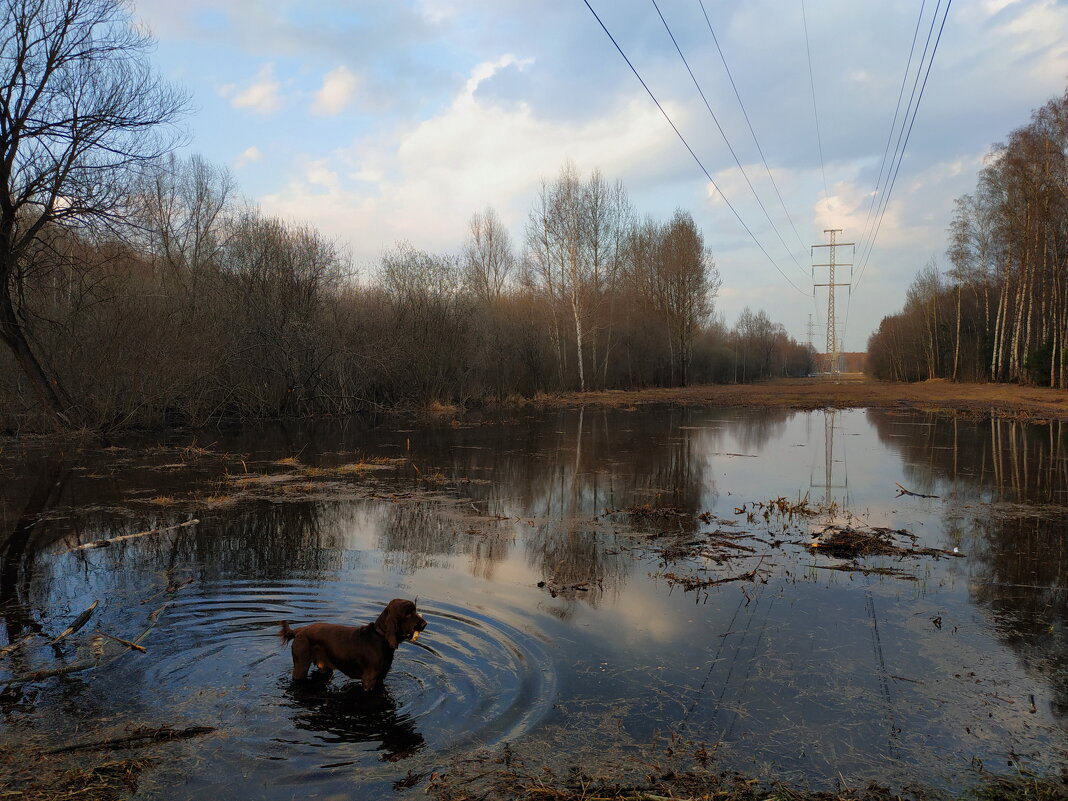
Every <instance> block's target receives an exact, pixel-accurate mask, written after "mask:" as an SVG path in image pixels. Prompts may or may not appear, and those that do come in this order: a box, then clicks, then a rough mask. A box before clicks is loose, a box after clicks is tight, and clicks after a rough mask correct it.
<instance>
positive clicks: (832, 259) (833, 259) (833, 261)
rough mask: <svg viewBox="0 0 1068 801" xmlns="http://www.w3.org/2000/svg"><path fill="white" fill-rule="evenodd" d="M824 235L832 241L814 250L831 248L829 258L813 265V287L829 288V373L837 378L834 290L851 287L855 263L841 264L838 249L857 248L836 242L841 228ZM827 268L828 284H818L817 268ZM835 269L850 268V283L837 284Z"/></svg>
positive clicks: (827, 230)
mask: <svg viewBox="0 0 1068 801" xmlns="http://www.w3.org/2000/svg"><path fill="white" fill-rule="evenodd" d="M823 233H825V234H830V239H831V241H830V242H829V243H827V244H825V245H813V246H812V249H813V250H815V249H816V248H830V251H829V256H828V258H827V262H826V263H825V264H813V265H812V282H813V283H812V286H813V287H817V286H825V287H827V373H828V374H830V375H831V376H834V377H837V376H838V374H839V373H841V371H842V369H841V365H840V364H839V358H838V352H839V344H838V331H837V321H836V320H835V319H834V288H835V287H838V286H850V285H851V283H852V278H853V262H852V261H850V262H840V261H838V260H837V255H838V254H837V248H854V250H853V251H852V252H855V250H856V249H855V247H854V245H853V243H852V242H837V241H835V235H836V234H840V233H842V229H841V228H824V229H823ZM817 267H826V268H827V270H828V275H827V283H825V284H817V283H816V268H817ZM835 267H848V268H849V278H850V280H849V281H843V282H842V283H835V280H834V270H835Z"/></svg>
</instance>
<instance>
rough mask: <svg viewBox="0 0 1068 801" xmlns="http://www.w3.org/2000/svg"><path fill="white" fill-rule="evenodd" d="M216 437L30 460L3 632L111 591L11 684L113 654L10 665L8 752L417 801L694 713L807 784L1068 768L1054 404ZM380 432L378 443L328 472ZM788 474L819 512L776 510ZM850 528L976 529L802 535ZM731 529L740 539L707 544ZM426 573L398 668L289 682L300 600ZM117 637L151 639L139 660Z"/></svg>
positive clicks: (574, 419)
mask: <svg viewBox="0 0 1068 801" xmlns="http://www.w3.org/2000/svg"><path fill="white" fill-rule="evenodd" d="M190 444H191V441H190V438H189V437H188V436H186V437H184V438H178V439H177V440H176V441H174V442H172V443H170V444H169V447H166V448H157V449H154V450H150V449H148V448H146V447H145V444H144V443H120V444H119V445H120V446H121V447H123V448H125V449H124V450H120V449H118V448H116V449H112V450H111V451H106V452H89V451H84V450H83V451H74V450H72V451H69V452H67V453H51V452H50V453H34V454H30V455H24V456H21V457H19V458H17V459H16V458H11V459H9V460H8V461H7V462H4V464H3V468H2V469H3V470H4V471H5V475H4V479H5V482H4V487H3V489H2V495H0V499H2V504H0V515H2V517H0V525H2V526H3V531H4V533H5V534H6V535H7V540H6V544H5V545H4V547H3V551H2V553H0V555H2V557H3V561H2V563H0V623H2V626H0V646H3V645H6V644H8V643H9V642H15V641H17V640H19V639H20V638H22V637H24V636H25V635H26V634H27V633H29V632H32V631H34V630H35V628H40V629H41V630H42V631H44V632H45V633H48V634H50V635H54V634H55V633H58V632H59V631H60V630H61V629H62V628H63V627H64V626H65V625H67V623H69V622H70V620H71V619H72V618H74V617H75V616H77V614H78V613H79V612H81V611H82V610H83V609H85V608H86V607H88V606H89V604H90V603H91V602H92V601H94V600H99V601H100V605H99V607H98V609H97V611H96V613H95V615H94V617H93V619H92V621H91V623H90V625H88V626H87V627H86V628H85V629H83V630H82V631H80V632H78V633H76V634H74V635H72V636H70V637H69V638H66V639H65V640H63V641H61V642H60V643H57V644H55V645H48V644H47V640H46V639H45V638H43V637H39V638H36V639H34V640H33V641H32V642H30V643H29V644H28V645H25V646H23V647H21V648H19V649H17V650H15V651H14V652H13V653H11V654H9V655H6V656H4V657H0V681H3V680H7V679H10V678H19V677H25V676H26V675H27V674H29V673H31V672H32V671H35V670H42V669H54V668H57V667H64V666H67V667H70V666H75V667H76V666H79V665H82V664H87V665H91V666H92V668H91V669H86V670H80V671H76V672H71V673H69V674H66V675H60V676H53V677H50V678H44V679H39V680H36V681H28V682H21V683H18V684H16V685H13V686H11V687H9V688H8V689H7V690H6V691H5V692H4V693H3V694H2V695H0V744H3V743H12V742H20V743H26V742H30V743H33V744H34V745H35V746H39V747H55V746H58V745H64V744H68V743H71V742H81V741H90V740H93V739H94V738H95V739H101V738H103V737H106V736H111V735H114V734H115V733H116V732H119V733H121V732H122V731H123V730H124V729H125V728H127V727H129V726H131V725H138V724H144V725H153V726H160V725H167V726H176V727H178V726H190V725H204V726H213V727H216V728H217V729H218V731H217V733H215V734H213V735H210V736H208V737H204V738H199V739H197V740H193V741H187V742H181V743H172V744H168V745H166V746H162V747H161V748H162V749H164V750H163V753H164V754H165V755H166V758H164V759H161V760H160V761H159V765H158V767H157V768H156V769H154V771H153V772H152V773H151V774H150V775H149V776H148V779H147V780H146V781H143V782H142V785H141V787H140V789H139V791H138V794H139V795H140V796H142V797H157V796H159V797H167V798H199V797H208V796H209V795H210V794H212V793H215V794H225V795H226V797H229V798H291V797H294V796H297V795H300V796H301V797H310V796H312V795H315V794H318V795H320V796H324V797H330V796H335V795H336V796H339V797H353V798H376V797H383V795H389V794H395V795H396V796H397V797H404V796H405V795H408V794H412V795H415V794H421V793H422V791H423V788H424V787H425V783H426V781H427V778H428V777H429V775H430V774H431V773H432V772H434V771H441V770H443V769H445V770H447V769H449V767H450V766H453V765H455V764H457V763H458V762H459V761H462V760H464V759H466V758H468V757H469V756H470V755H471V754H473V753H475V752H476V751H478V749H480V748H483V747H496V746H500V745H501V744H503V743H505V742H507V743H509V744H510V748H513V749H515V750H516V751H517V752H523V751H524V749H525V750H526V751H528V752H529V753H531V754H537V755H538V756H539V758H541V759H543V760H545V761H548V762H552V761H555V762H557V763H558V764H561V765H566V764H568V762H569V761H571V762H581V761H584V760H591V759H598V758H602V757H603V756H604V755H607V754H610V755H612V756H613V757H617V756H618V757H621V758H624V759H625V758H627V757H628V755H632V756H633V758H639V757H640V756H641V755H642V754H643V753H645V751H646V750H648V749H650V748H655V747H656V746H654V745H653V743H655V742H656V740H657V738H658V737H659V736H664V735H668V734H670V733H675V734H678V735H680V736H681V737H683V738H685V739H686V740H689V741H692V742H693V743H695V744H697V743H703V744H705V745H706V746H707V748H708V749H710V751H711V752H712V753H713V754H714V755H715V758H716V759H717V760H719V761H720V763H721V764H723V765H724V766H726V767H731V768H738V769H741V770H745V771H747V772H749V773H753V774H754V775H758V776H765V777H772V778H776V779H782V780H787V781H797V782H799V783H802V784H804V785H806V786H813V787H832V786H833V785H834V782H835V781H836V780H838V778H839V777H840V776H841V777H844V778H845V779H846V780H847V781H848V782H850V783H852V784H863V783H866V782H867V781H871V780H876V781H879V782H882V783H890V784H896V785H903V784H907V783H914V784H915V783H920V784H925V785H933V786H940V787H959V786H962V785H966V784H969V783H971V782H973V781H974V780H975V779H976V777H977V776H978V772H979V770H980V769H985V770H994V771H1004V770H1010V769H1013V767H1014V766H1016V765H1018V764H1023V765H1024V766H1026V767H1029V768H1031V769H1034V770H1038V771H1040V772H1055V771H1057V770H1059V769H1060V768H1061V767H1063V766H1064V765H1066V764H1068V724H1066V714H1068V648H1066V641H1065V621H1066V617H1068V601H1066V598H1065V595H1066V592H1065V589H1066V583H1068V582H1066V576H1068V572H1066V568H1068V553H1066V539H1065V533H1064V532H1065V531H1066V525H1065V524H1066V523H1068V512H1066V506H1068V498H1066V494H1068V478H1066V476H1068V471H1066V470H1065V465H1064V461H1065V455H1066V452H1065V449H1064V436H1063V431H1062V429H1061V427H1060V426H1059V425H1057V424H1053V425H1028V424H1021V423H1015V422H1010V421H989V420H987V421H976V420H965V419H958V418H952V417H944V416H936V415H924V414H912V413H910V414H899V413H891V412H885V411H867V412H866V411H860V410H858V411H845V412H842V411H838V412H835V411H826V412H823V411H817V412H794V411H788V410H730V409H710V410H701V409H693V408H688V409H644V410H640V411H630V412H628V411H621V410H610V411H603V410H597V411H591V410H589V409H586V410H575V411H567V412H558V413H549V414H544V415H533V416H530V417H527V418H524V419H519V420H510V421H503V422H496V421H482V422H481V423H479V424H471V425H460V426H456V425H448V424H441V425H418V426H416V425H397V424H391V425H385V426H377V427H369V426H356V425H350V426H340V425H337V426H317V427H306V428H287V427H282V426H276V427H268V428H264V429H259V430H256V431H253V432H248V431H246V432H238V433H232V434H223V433H216V434H213V435H210V436H207V437H205V436H203V435H201V436H199V437H198V439H197V441H196V446H197V448H207V449H208V450H209V451H210V453H209V454H204V453H202V452H201V451H199V450H197V448H192V449H190V448H186V449H185V450H181V448H182V446H188V445H190ZM280 460H288V461H285V462H281V463H279V462H280ZM358 460H362V461H363V462H365V463H367V462H372V461H376V460H377V461H379V462H381V464H377V465H374V466H373V469H368V470H367V471H355V470H354V471H349V472H344V471H342V472H338V471H336V470H335V468H337V467H338V466H339V465H345V464H351V463H353V462H355V461H358ZM309 468H311V469H309ZM294 471H303V472H301V473H300V476H301V478H300V480H294V479H290V480H288V481H285V482H283V483H281V484H277V485H275V484H271V483H269V482H267V483H257V482H259V481H260V479H261V478H262V477H263V476H270V477H278V476H283V477H285V476H287V475H292V474H293V473H294ZM250 477H251V478H253V479H256V481H250V480H249V478H250ZM271 480H272V481H273V478H272V479H271ZM242 482H245V483H242ZM899 486H900V487H903V488H906V489H908V490H909V491H910V492H913V493H918V494H922V495H931V496H937V497H930V498H924V497H918V495H899V494H898V488H899ZM249 487H254V488H255V492H254V493H245V495H246V496H247V495H250V494H251V495H253V496H254V498H251V499H250V498H249V497H245V498H244V499H242V500H237V501H230V500H228V497H229V496H238V495H242V488H246V489H247V488H249ZM780 497H786V498H789V499H791V500H792V501H794V502H796V501H798V500H806V501H807V504H808V506H809V507H810V508H817V507H818V508H820V509H821V510H823V511H822V513H821V514H819V515H816V516H814V517H793V516H790V515H785V514H780V513H778V512H775V513H771V514H769V515H768V516H767V517H765V515H764V513H763V509H762V508H761V507H754V503H755V502H764V501H768V500H769V499H777V498H780ZM646 507H648V509H646ZM620 510H623V511H620ZM626 510H630V511H629V513H628V512H627V511H626ZM739 510H740V511H739ZM190 517H195V518H196V519H198V520H199V523H197V524H195V525H191V526H187V527H184V528H180V529H176V530H174V531H170V532H165V533H162V534H156V535H149V536H145V537H140V538H135V539H130V540H128V541H125V542H123V543H119V544H116V545H113V546H111V547H108V548H100V549H93V550H74V551H71V550H69V549H71V548H72V547H74V546H76V545H78V544H80V543H85V542H89V541H92V540H97V539H101V538H106V537H114V536H116V535H120V534H124V533H134V532H139V531H143V530H146V529H150V528H153V527H157V526H162V525H169V524H173V523H178V522H182V521H185V520H187V519H188V518H190ZM827 523H838V524H844V525H851V526H855V527H864V526H883V527H888V528H891V529H895V530H904V531H907V532H909V533H910V534H911V535H914V536H915V537H917V538H918V539H917V541H916V545H917V546H923V547H929V548H935V549H941V550H944V551H949V552H952V551H953V549H957V552H958V554H963V556H957V557H954V556H945V557H941V558H939V557H935V556H930V555H928V556H915V555H909V556H904V557H871V558H866V559H864V560H862V561H861V566H867V567H881V568H884V569H890V570H893V571H895V574H890V575H887V574H879V573H871V572H861V571H858V570H853V569H851V570H848V571H841V570H835V569H831V568H835V567H841V566H850V565H849V560H842V559H835V558H832V557H829V556H825V555H823V554H821V553H819V551H818V548H816V549H813V548H812V547H810V545H809V542H810V540H811V539H812V537H813V531H817V532H818V531H819V530H820V528H821V527H822V526H824V525H825V524H827ZM716 532H719V534H717V533H716ZM721 534H726V535H728V536H730V537H733V538H734V540H733V541H734V542H736V543H738V544H740V545H742V546H743V547H742V548H726V549H724V548H719V549H712V548H708V547H705V546H704V545H702V543H707V542H710V541H712V540H713V539H716V538H718V537H720V535H721ZM707 538H711V539H707ZM717 541H722V540H717ZM724 554H728V555H729V556H730V558H726V557H725V556H724ZM750 572H752V573H753V574H754V575H753V578H752V580H742V581H730V582H727V583H723V584H716V585H712V586H706V587H703V588H700V589H697V590H693V591H690V592H687V591H685V590H684V589H683V586H682V585H680V584H678V583H677V582H678V580H680V579H683V578H696V579H699V580H704V581H706V582H711V581H716V580H719V579H730V578H737V577H738V576H742V575H744V574H747V573H750ZM168 587H170V589H169V590H168ZM398 596H400V597H413V598H414V597H416V596H417V597H418V600H419V605H420V608H421V610H422V612H423V614H424V616H425V617H426V618H427V620H428V622H429V627H428V629H427V630H426V632H425V633H424V635H423V637H421V638H420V640H419V642H418V644H404V645H402V646H401V649H400V650H399V652H398V654H397V659H396V662H395V663H394V668H393V670H392V672H391V673H390V674H389V676H388V678H387V680H386V692H385V693H384V694H382V695H375V696H371V697H368V696H367V695H366V694H364V693H363V692H362V690H360V689H359V687H358V684H356V683H353V682H349V681H347V680H344V677H343V676H340V675H338V676H336V677H335V678H334V680H333V681H332V682H331V683H330V684H329V685H325V686H323V685H315V684H311V685H308V686H292V685H291V683H290V681H289V675H288V674H289V669H290V665H291V663H290V658H289V654H288V650H286V649H283V648H282V647H281V646H280V644H279V641H278V638H277V636H276V634H277V630H278V621H280V620H283V619H286V620H289V621H290V622H291V623H292V624H295V625H296V624H303V623H306V622H311V621H315V620H329V621H334V622H351V623H363V622H367V621H369V620H372V619H373V618H374V616H375V615H377V613H378V611H379V610H380V609H381V606H382V605H383V604H384V603H385V602H386V601H388V600H389V599H390V598H393V597H398ZM97 630H99V631H104V632H107V633H109V634H113V635H115V636H119V637H123V638H134V637H135V636H138V635H139V634H141V633H142V632H144V631H148V634H147V636H145V638H144V640H143V645H145V647H146V648H147V653H144V654H140V653H130V652H124V651H123V650H122V649H121V648H119V647H118V646H117V645H115V644H114V643H112V642H110V641H101V640H100V639H99V638H98V637H97V638H94V636H93V633H94V632H95V631H97Z"/></svg>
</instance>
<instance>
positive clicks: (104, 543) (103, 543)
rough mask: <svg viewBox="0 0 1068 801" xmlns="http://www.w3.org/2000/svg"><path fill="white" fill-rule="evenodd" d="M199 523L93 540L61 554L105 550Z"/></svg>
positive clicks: (194, 521) (195, 519)
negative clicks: (111, 546) (126, 542)
mask: <svg viewBox="0 0 1068 801" xmlns="http://www.w3.org/2000/svg"><path fill="white" fill-rule="evenodd" d="M199 522H200V521H199V520H198V519H197V518H193V519H192V520H186V521H185V522H184V523H178V524H176V525H173V526H164V527H163V528H151V529H149V530H148V531H139V532H137V533H136V534H122V535H120V536H118V537H110V538H108V539H106V540H94V541H93V542H86V543H83V544H82V545H76V546H74V547H73V548H70V549H68V550H66V551H62V552H61V553H72V552H73V551H86V550H89V549H90V548H107V547H108V546H109V545H114V544H115V543H116V542H125V541H126V540H132V539H136V538H137V537H147V536H148V535H149V534H163V533H164V532H167V531H175V530H176V529H180V528H185V527H186V526H195V525H196V524H197V523H199Z"/></svg>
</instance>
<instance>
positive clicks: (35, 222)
mask: <svg viewBox="0 0 1068 801" xmlns="http://www.w3.org/2000/svg"><path fill="white" fill-rule="evenodd" d="M0 37H2V38H0V340H2V341H3V342H4V344H5V345H7V347H8V348H9V349H10V350H11V353H12V354H13V356H14V359H15V361H16V363H17V364H18V365H19V367H20V368H21V369H22V371H23V372H24V373H25V375H26V378H27V380H28V381H29V382H30V384H31V385H32V387H33V389H34V392H35V393H36V394H37V395H38V397H39V398H40V400H41V402H42V404H43V405H44V406H45V407H46V408H47V409H49V410H51V411H52V412H53V413H54V414H55V415H56V416H57V417H58V418H59V419H61V420H64V421H67V422H69V416H68V415H67V411H69V409H70V406H71V402H70V400H69V398H67V397H66V395H65V393H64V391H63V388H62V387H61V386H60V384H59V381H58V379H57V377H56V376H55V375H54V374H51V373H50V371H49V370H48V368H47V366H46V365H44V364H42V363H41V361H40V360H39V359H38V356H37V355H36V354H35V352H34V349H33V347H32V345H31V342H32V332H31V331H30V330H29V328H30V322H29V321H30V319H31V310H30V309H27V308H25V305H24V303H23V298H25V292H24V288H25V287H26V285H27V283H29V282H31V281H33V280H34V278H35V275H34V274H35V272H40V271H44V270H47V269H48V268H49V265H50V263H51V262H52V259H51V258H50V256H51V253H50V250H51V248H50V242H51V231H52V230H53V229H55V228H57V227H58V228H71V227H74V228H79V227H88V226H93V225H94V224H100V223H104V224H115V223H116V222H118V221H119V220H120V219H121V217H122V215H123V212H124V210H125V201H126V199H127V197H128V184H129V178H130V176H131V173H133V172H135V171H136V168H138V167H140V166H141V165H143V164H144V163H146V162H148V161H151V160H154V159H157V158H159V157H160V156H161V155H162V154H163V153H166V152H167V151H168V150H170V149H171V148H172V147H173V146H174V145H175V144H176V143H177V137H178V132H177V131H176V129H175V128H174V124H175V123H176V121H177V120H178V118H179V117H180V116H181V115H182V113H183V112H184V110H185V106H186V99H185V97H184V95H183V94H182V93H181V92H179V91H177V90H175V89H173V88H171V87H170V86H169V85H168V84H166V83H164V82H163V81H162V80H161V79H160V78H159V77H157V76H156V75H155V74H154V73H153V72H152V70H151V69H150V67H149V65H148V63H147V59H146V53H147V50H148V48H149V46H150V45H151V39H150V37H148V36H147V35H146V34H144V33H142V32H140V31H138V30H137V29H135V28H134V27H133V25H132V23H131V20H130V15H129V10H128V8H127V5H126V4H125V3H124V2H122V1H121V0H0Z"/></svg>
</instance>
